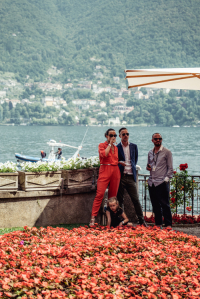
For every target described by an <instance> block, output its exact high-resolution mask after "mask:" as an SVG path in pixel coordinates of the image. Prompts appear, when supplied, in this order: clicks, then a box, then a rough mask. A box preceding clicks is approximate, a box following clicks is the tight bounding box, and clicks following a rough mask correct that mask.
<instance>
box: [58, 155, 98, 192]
mask: <svg viewBox="0 0 200 299" xmlns="http://www.w3.org/2000/svg"><path fill="white" fill-rule="evenodd" d="M99 165H100V164H99V158H98V157H91V158H88V159H82V158H76V159H73V158H71V159H69V160H67V161H64V160H63V161H61V165H60V169H62V178H63V179H64V186H65V187H66V188H72V187H84V186H92V184H96V179H97V171H98V169H99Z"/></svg>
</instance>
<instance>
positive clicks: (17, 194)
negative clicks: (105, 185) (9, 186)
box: [0, 185, 96, 203]
mask: <svg viewBox="0 0 200 299" xmlns="http://www.w3.org/2000/svg"><path fill="white" fill-rule="evenodd" d="M94 191H96V187H95V186H93V185H92V186H83V187H76V188H67V189H63V190H52V191H50V190H42V191H13V192H8V191H1V192H0V203H1V199H5V198H6V199H9V198H10V199H15V198H16V199H19V198H32V197H36V196H39V197H43V196H59V195H61V194H62V195H64V194H77V193H88V192H94Z"/></svg>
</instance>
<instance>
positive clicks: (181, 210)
mask: <svg viewBox="0 0 200 299" xmlns="http://www.w3.org/2000/svg"><path fill="white" fill-rule="evenodd" d="M148 178H149V175H147V174H138V192H139V199H140V202H141V205H142V208H143V211H144V214H145V216H147V212H152V213H153V208H152V205H151V200H150V197H149V190H148ZM188 181H191V187H190V190H191V192H190V196H188V192H187V189H186V188H185V184H186V183H185V181H184V179H183V190H182V195H183V203H182V205H181V206H177V204H176V205H175V210H174V211H173V212H175V213H176V214H188V215H192V216H193V215H200V176H196V175H191V176H189V177H188V178H187V182H188ZM170 187H171V186H170ZM171 189H172V188H170V190H171ZM175 189H176V192H175V193H174V194H175V195H174V197H175V199H176V200H177V194H178V192H179V190H178V187H177V184H175ZM170 197H171V196H170ZM188 206H190V207H191V211H188V210H187V209H186V208H187V207H188Z"/></svg>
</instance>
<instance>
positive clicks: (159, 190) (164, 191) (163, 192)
mask: <svg viewBox="0 0 200 299" xmlns="http://www.w3.org/2000/svg"><path fill="white" fill-rule="evenodd" d="M149 194H150V199H151V203H152V206H153V212H154V214H155V222H156V225H160V226H161V225H162V217H164V222H165V226H172V214H171V209H170V205H169V183H166V182H163V183H162V184H160V185H158V186H157V187H155V186H154V185H152V187H151V186H149Z"/></svg>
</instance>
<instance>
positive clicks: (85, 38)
mask: <svg viewBox="0 0 200 299" xmlns="http://www.w3.org/2000/svg"><path fill="white" fill-rule="evenodd" d="M199 4H200V1H198V0H176V1H174V0H140V1H138V0H110V1H107V0H101V1H97V0H73V1H72V0H44V1H42V0H40V1H39V0H34V1H33V0H12V1H11V0H1V2H0V17H1V23H0V34H1V38H0V55H1V60H0V71H3V72H5V71H9V72H14V73H16V74H17V78H18V79H19V80H22V78H25V76H26V75H29V76H30V77H31V78H33V79H34V80H38V81H39V80H43V79H44V77H46V75H47V74H46V71H47V69H48V68H49V67H50V66H51V65H55V66H56V67H58V69H63V74H64V76H62V80H65V79H67V78H75V77H77V78H84V77H87V78H90V77H92V74H93V71H94V64H97V63H96V62H93V61H91V60H90V58H91V57H96V58H97V59H101V61H100V62H98V64H103V65H105V66H106V67H107V68H108V69H109V68H110V69H111V70H112V75H114V76H115V75H116V76H121V77H123V76H124V74H123V70H124V69H125V68H134V67H135V68H142V67H148V68H149V67H195V66H200V52H199V48H200V26H199V20H200V5H199Z"/></svg>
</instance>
